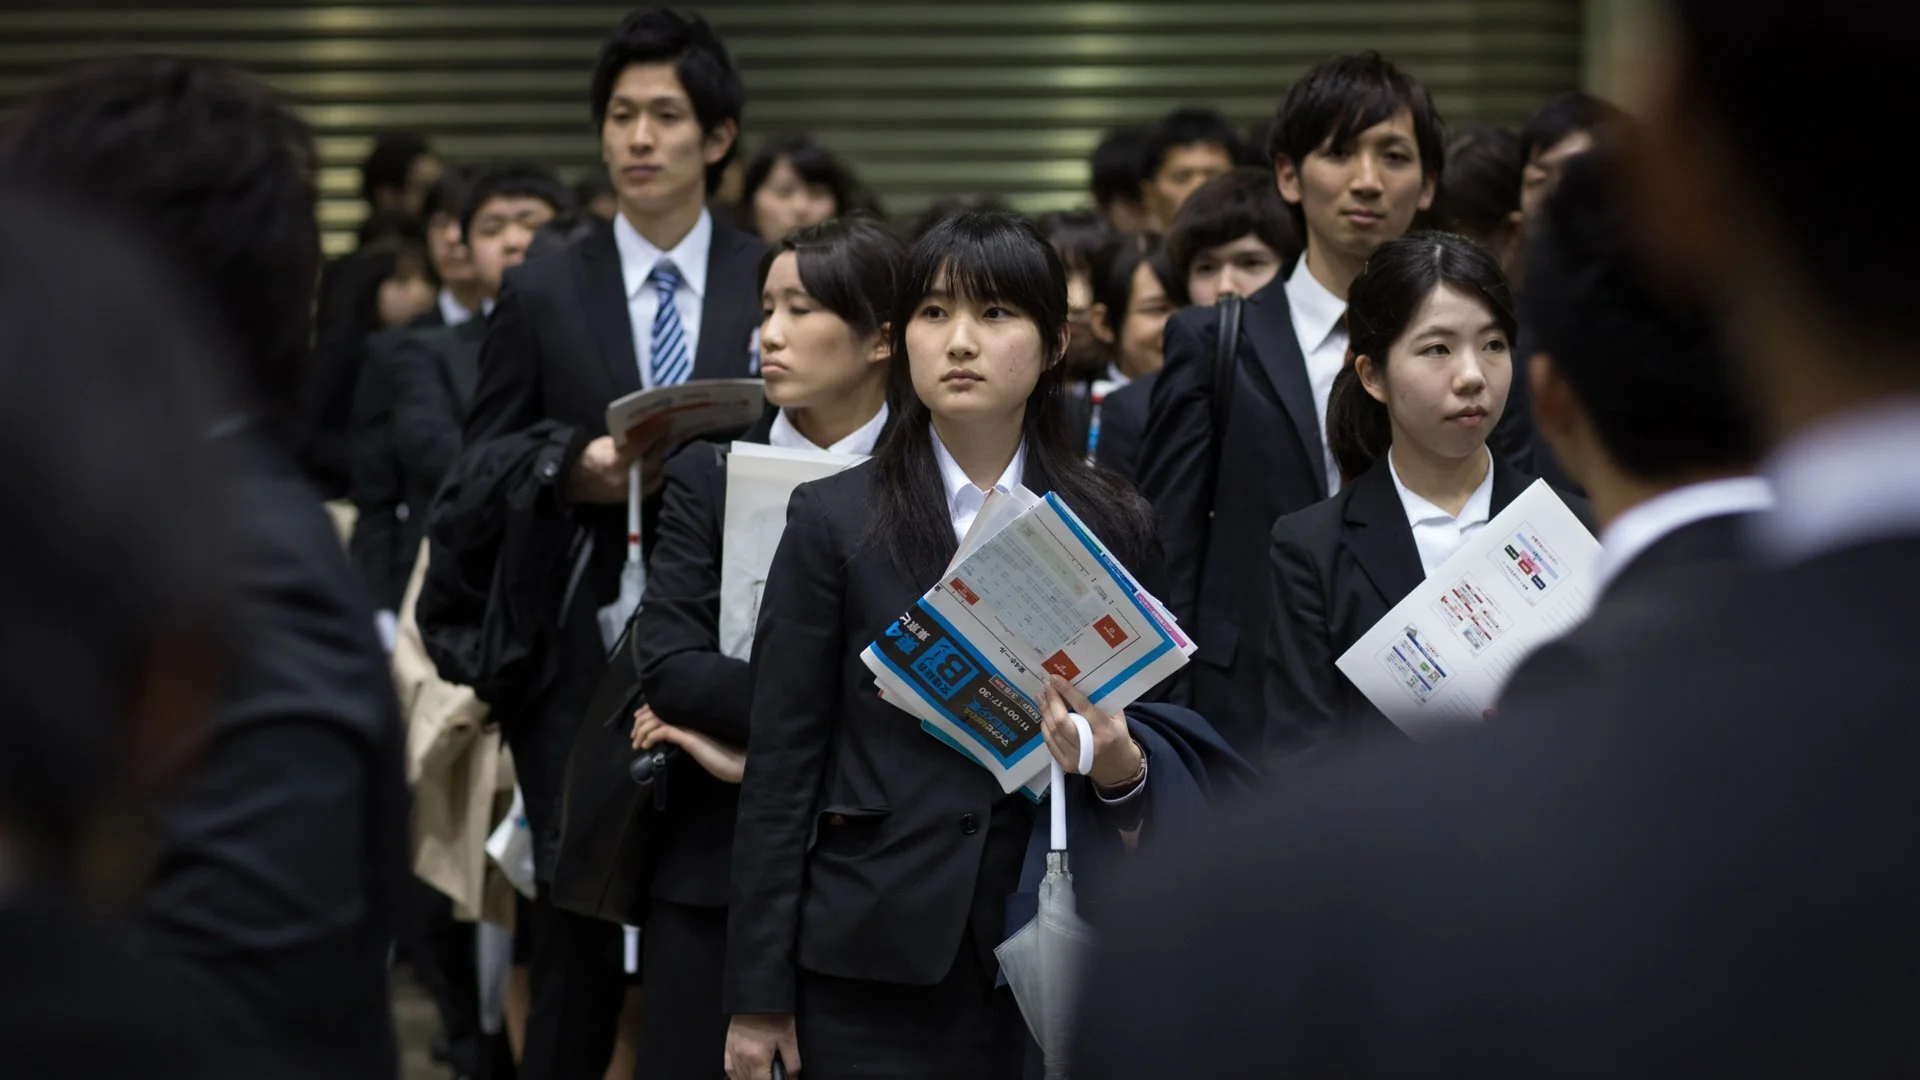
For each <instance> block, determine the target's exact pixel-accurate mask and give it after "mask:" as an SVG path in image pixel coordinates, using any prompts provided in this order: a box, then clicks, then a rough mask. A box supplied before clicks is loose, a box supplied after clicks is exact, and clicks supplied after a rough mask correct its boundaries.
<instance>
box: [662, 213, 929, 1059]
mask: <svg viewBox="0 0 1920 1080" xmlns="http://www.w3.org/2000/svg"><path fill="white" fill-rule="evenodd" d="M905 261H906V248H905V246H904V245H902V244H901V242H900V240H899V239H898V238H896V237H895V236H894V235H893V234H892V233H891V232H889V231H888V230H887V229H886V228H885V226H883V225H881V224H879V223H878V222H876V221H874V220H872V219H870V218H862V217H849V218H842V219H838V220H834V221H828V222H823V223H821V224H819V225H813V226H808V227H806V228H802V229H799V230H797V231H795V232H794V233H793V234H792V235H790V236H788V237H787V238H786V239H785V240H783V241H781V242H780V244H779V245H777V246H776V247H774V248H773V249H772V250H771V251H769V252H768V253H767V254H766V256H765V257H764V258H763V259H762V260H761V262H760V298H761V299H760V304H761V309H762V315H761V323H760V351H761V373H762V375H763V376H764V377H765V379H766V393H767V400H768V402H769V403H771V404H772V405H774V406H777V409H776V410H775V411H772V412H770V413H769V414H768V416H767V417H766V418H765V419H764V420H762V421H761V422H760V423H759V424H757V425H755V427H754V428H753V429H752V430H751V431H749V432H748V434H747V435H746V436H745V438H744V441H746V442H757V443H767V444H770V445H773V446H777V447H785V448H787V449H792V450H809V449H818V450H834V451H837V452H839V453H844V454H861V455H864V454H867V453H869V452H871V451H872V449H873V445H874V443H875V441H876V440H877V439H878V438H879V436H880V434H881V431H882V429H883V428H884V427H885V426H886V423H887V416H888V413H887V405H886V372H887V368H886V359H887V354H888V352H889V351H890V349H891V346H890V344H889V342H888V340H887V336H886V332H885V329H886V328H885V322H886V319H887V317H888V315H889V313H890V311H891V308H892V305H893V300H894V295H893V294H894V290H895V288H896V283H897V282H898V281H899V278H900V272H901V268H902V265H903V263H904V262H905ZM726 458H727V452H726V450H725V448H723V447H721V446H718V445H716V444H713V443H705V442H698V443H693V444H691V445H689V446H688V447H687V448H686V449H684V450H682V451H681V452H680V453H679V454H677V455H675V456H674V457H673V458H672V459H671V460H670V461H669V462H668V464H667V468H666V487H665V491H664V495H663V497H662V506H661V511H660V525H659V533H658V539H657V540H656V542H655V544H654V548H653V552H652V561H651V563H650V567H649V572H648V580H647V594H646V602H645V604H644V605H643V606H642V607H641V608H640V611H639V613H638V615H637V616H636V617H635V623H634V633H635V637H636V644H637V648H638V651H639V654H640V668H641V681H642V685H643V687H644V689H645V692H646V700H647V702H648V705H647V707H646V708H644V709H642V710H641V711H640V714H639V715H638V716H636V717H635V720H634V728H633V741H634V747H635V748H636V749H640V748H647V747H653V746H658V745H661V744H671V745H675V746H678V747H680V748H681V749H682V750H683V751H685V753H684V754H683V756H682V758H681V759H680V760H679V761H677V762H675V763H674V765H673V771H672V773H671V775H670V776H669V779H668V783H669V792H670V794H669V797H668V802H667V809H666V812H665V814H664V815H663V817H662V819H661V822H660V833H659V838H658V841H657V843H658V845H659V846H658V854H657V856H656V861H655V864H654V871H653V877H652V881H651V886H650V892H651V902H650V905H649V908H648V912H647V918H646V930H645V933H644V934H643V935H642V937H641V942H642V946H643V950H644V952H643V957H642V965H643V967H642V971H643V976H644V978H643V981H644V983H645V985H647V986H649V987H656V988H661V992H658V993H654V994H652V995H650V996H649V997H648V999H647V1016H646V1023H645V1024H644V1025H642V1028H641V1036H640V1046H639V1050H638V1053H637V1055H636V1062H635V1070H634V1075H635V1077H636V1078H639V1080H649V1078H653V1077H661V1078H678V1077H687V1078H694V1077H698V1078H701V1080H707V1078H710V1077H712V1076H713V1075H714V1074H715V1073H716V1072H717V1071H718V1070H719V1066H720V1061H721V1055H722V1053H723V1051H724V1049H725V1045H726V1032H727V1018H726V1015H725V1014H724V1013H723V1012H722V1011H721V1002H720V981H721V973H722V970H723V965H724V961H725V957H726V934H727V909H726V905H727V892H728V875H729V870H730V867H731V862H732V857H733V826H734V817H735V815H736V813H737V810H738V804H739V790H740V789H739V788H738V787H737V786H735V785H737V784H739V782H740V769H741V765H742V762H743V753H742V751H741V750H740V749H739V748H741V747H744V746H745V745H746V743H747V706H748V703H749V702H750V700H751V696H752V687H753V683H752V677H751V674H750V673H749V671H748V668H747V662H746V661H745V660H744V659H735V658H733V657H730V656H727V655H724V654H723V653H722V652H721V645H720V623H721V618H720V581H721V548H722V537H723V534H724V532H725V524H726V522H725V516H726V503H727V462H726Z"/></svg>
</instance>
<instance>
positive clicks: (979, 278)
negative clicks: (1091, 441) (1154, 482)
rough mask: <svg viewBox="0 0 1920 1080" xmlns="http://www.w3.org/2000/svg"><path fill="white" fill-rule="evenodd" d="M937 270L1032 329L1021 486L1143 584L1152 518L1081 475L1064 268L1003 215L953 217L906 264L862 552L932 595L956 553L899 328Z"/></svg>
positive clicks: (1106, 485)
mask: <svg viewBox="0 0 1920 1080" xmlns="http://www.w3.org/2000/svg"><path fill="white" fill-rule="evenodd" d="M943 271H944V272H945V274H946V279H947V289H948V290H949V291H950V292H952V293H953V294H954V295H955V296H964V297H973V298H976V299H979V300H994V301H997V302H1000V303H1004V304H1007V305H1008V306H1010V307H1013V308H1015V309H1017V310H1020V311H1023V312H1026V313H1027V315H1028V316H1029V317H1030V318H1032V319H1033V322H1034V325H1035V326H1037V327H1038V328H1039V331H1040V341H1041V343H1042V348H1043V349H1045V350H1046V357H1045V363H1046V367H1045V369H1044V370H1043V371H1042V372H1041V373H1040V381H1039V383H1037V384H1036V385H1035V386H1034V388H1033V393H1032V394H1031V395H1030V396H1029V397H1028V398H1027V412H1026V419H1025V421H1024V423H1023V425H1022V437H1023V438H1024V439H1025V440H1026V452H1027V456H1026V476H1025V478H1024V482H1025V483H1026V485H1027V486H1028V487H1029V488H1032V489H1033V490H1034V491H1035V492H1038V493H1042V494H1044V493H1046V492H1048V491H1051V492H1053V493H1054V494H1056V495H1058V496H1060V498H1061V500H1062V501H1064V502H1065V503H1066V504H1067V505H1068V506H1070V507H1072V508H1073V512H1074V513H1075V514H1078V515H1079V516H1080V518H1081V520H1082V521H1084V522H1085V523H1086V525H1087V527H1088V528H1089V529H1091V530H1093V533H1094V535H1096V536H1098V537H1099V538H1100V539H1101V540H1102V541H1103V542H1105V543H1106V545H1107V547H1108V550H1109V551H1110V552H1111V553H1112V554H1113V555H1114V556H1115V557H1116V558H1118V559H1119V560H1120V562H1121V563H1122V564H1123V565H1125V566H1126V567H1127V569H1129V570H1130V571H1132V572H1133V574H1134V576H1135V577H1139V576H1140V575H1141V574H1142V573H1143V572H1148V573H1151V570H1150V569H1149V568H1150V567H1151V566H1152V564H1153V563H1154V562H1156V561H1157V551H1158V547H1157V541H1156V539H1155V536H1154V528H1153V514H1152V510H1151V509H1150V508H1149V507H1148V506H1147V502H1146V500H1145V499H1143V498H1141V497H1140V494H1139V493H1138V492H1136V491H1135V490H1134V489H1133V485H1131V484H1129V483H1128V482H1127V481H1126V480H1124V479H1122V478H1121V477H1120V476H1119V475H1118V474H1116V473H1112V472H1109V471H1107V470H1106V469H1103V468H1100V467H1099V466H1095V465H1090V464H1088V463H1087V460H1086V451H1085V449H1084V448H1083V447H1082V446H1080V445H1079V441H1078V440H1077V439H1076V438H1075V437H1074V433H1073V426H1072V423H1071V420H1070V414H1069V412H1068V403H1067V398H1066V394H1065V392H1064V390H1063V383H1064V381H1065V375H1066V365H1065V363H1064V360H1065V357H1064V356H1063V355H1062V350H1061V343H1062V341H1063V335H1064V334H1065V331H1066V326H1067V270H1066V265H1065V264H1064V263H1062V262H1061V261H1060V256H1059V255H1058V254H1057V253H1056V252H1055V251H1054V250H1053V247H1052V246H1051V245H1049V244H1048V243H1047V241H1046V238H1045V237H1043V236H1042V235H1041V234H1040V231H1039V230H1038V229H1036V228H1035V227H1034V225H1033V224H1032V223H1031V222H1029V221H1028V220H1027V219H1025V218H1023V217H1020V216H1019V215H1017V214H1013V213H1008V212H1006V211H990V210H975V211H963V212H961V213H957V214H953V215H951V216H949V217H947V218H945V219H943V220H941V221H940V222H939V224H937V225H935V226H933V227H932V228H931V229H929V230H928V231H927V232H926V233H925V234H924V235H923V236H921V237H920V239H919V240H918V241H917V242H915V244H914V245H913V251H912V252H911V253H910V254H909V255H908V257H907V268H906V272H905V274H903V275H902V278H901V287H900V291H899V292H898V294H897V298H898V302H897V303H896V304H895V306H894V311H893V319H892V322H893V358H892V359H891V360H890V361H889V364H888V371H887V378H888V395H887V396H888V400H889V401H890V402H892V403H893V407H894V408H895V409H897V410H898V413H899V420H898V421H897V422H896V423H894V424H893V425H892V426H891V431H890V433H889V434H888V436H887V438H886V439H885V441H883V442H882V443H881V444H880V446H879V447H877V448H876V449H875V451H874V455H873V468H874V471H875V474H876V484H875V487H876V488H877V491H876V497H877V499H878V505H877V506H876V507H875V514H874V518H873V526H872V531H871V533H870V534H869V537H868V540H869V542H871V543H873V544H875V545H877V546H878V547H880V548H881V549H882V550H884V551H885V552H887V554H888V556H889V557H890V558H891V559H892V561H893V563H894V565H895V566H896V567H898V568H899V569H900V570H901V572H903V573H906V574H909V575H911V576H912V577H913V579H914V580H915V581H916V582H925V583H926V584H928V585H931V584H933V582H935V581H937V580H938V579H939V577H940V572H941V571H942V570H943V569H945V567H946V564H947V563H948V562H949V561H950V560H951V559H952V558H953V554H954V552H955V551H956V550H957V549H958V547H959V544H958V542H957V541H956V540H955V539H954V535H953V525H952V519H951V517H950V516H949V514H948V511H947V506H946V498H945V487H944V485H943V484H942V483H941V480H940V469H939V466H938V465H937V464H936V463H935V460H934V455H933V435H932V433H931V431H930V425H931V424H932V421H933V414H932V413H931V412H930V411H928V409H927V406H926V403H925V402H922V401H921V400H920V398H919V395H917V394H915V393H914V390H913V374H912V369H911V368H910V366H909V364H910V361H909V359H908V357H907V326H908V324H909V323H911V322H912V321H913V316H914V312H915V311H916V310H917V309H918V308H919V306H920V301H921V300H922V299H924V298H925V297H926V295H927V293H928V292H930V291H932V289H933V285H934V282H935V281H936V279H938V278H939V277H940V275H941V273H942V272H943Z"/></svg>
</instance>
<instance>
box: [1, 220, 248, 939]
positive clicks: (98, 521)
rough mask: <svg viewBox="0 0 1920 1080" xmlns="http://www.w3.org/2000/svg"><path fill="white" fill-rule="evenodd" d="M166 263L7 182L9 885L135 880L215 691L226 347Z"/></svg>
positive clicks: (5, 882) (5, 865)
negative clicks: (215, 447) (221, 350)
mask: <svg viewBox="0 0 1920 1080" xmlns="http://www.w3.org/2000/svg"><path fill="white" fill-rule="evenodd" d="M164 265H165V264H164V263H162V262H161V261H159V260H156V259H152V258H149V257H148V256H147V255H146V254H145V253H144V251H142V250H140V249H138V248H137V247H136V245H134V244H131V243H129V242H128V241H127V240H126V239H125V238H124V237H122V236H121V235H118V234H117V233H116V232H115V231H114V230H112V229H110V228H108V227H106V226H104V225H102V224H100V223H98V222H93V221H87V220H84V219H82V218H81V217H79V216H76V215H72V214H69V213H67V212H65V211H63V210H60V209H58V208H54V207H50V206H48V205H46V204H44V203H41V202H39V201H37V200H36V201H29V200H28V199H25V198H23V197H21V196H19V195H17V194H13V193H10V192H5V191H0V341H4V342H5V343H6V345H5V347H4V348H0V506H4V507H6V508H7V509H6V522H7V523H6V527H5V528H0V597H4V598H5V600H4V602H0V702H4V708H0V901H4V899H5V897H6V895H7V894H8V893H9V892H12V891H14V890H18V889H26V888H46V889H53V890H58V891H66V890H74V889H78V890H82V891H85V892H87V893H88V894H89V896H90V897H91V898H94V899H104V898H106V897H105V896H103V891H104V892H106V893H118V892H120V891H121V890H124V889H126V888H128V887H129V886H130V885H131V884H132V882H133V881H135V880H137V875H138V874H139V867H138V865H137V858H136V857H135V855H134V848H135V847H136V846H137V841H138V839H139V836H140V833H141V831H142V829H141V827H140V826H141V822H142V820H143V818H144V816H145V814H146V812H147V809H148V800H149V798H150V797H151V796H153V795H155V794H157V793H158V792H157V788H158V787H160V786H161V785H162V783H163V782H164V781H165V780H166V779H167V774H168V773H169V772H170V771H171V770H172V769H174V768H175V767H176V766H177V765H178V764H179V762H178V761H177V760H176V756H177V755H176V747H177V746H178V745H179V743H180V741H181V740H182V739H183V738H184V737H186V736H188V735H190V734H192V732H193V730H194V729H195V728H197V727H198V726H199V724H200V721H201V720H202V718H203V717H204V716H205V714H206V710H207V707H208V706H209V704H210V703H211V702H212V700H213V697H214V693H215V686H214V683H215V681H216V678H217V670H216V665H215V663H214V662H213V661H214V652H215V645H216V643H217V638H218V634H217V627H218V623H219V621H220V614H221V610H222V607H223V605H222V602H221V582H222V576H221V574H220V565H221V558H222V543H221V538H222V536H223V535H224V532H225V530H224V529H223V528H222V525H223V520H224V519H223V511H224V507H223V506H222V504H221V500H220V496H219V489H218V476H217V474H216V472H215V470H214V469H213V467H212V465H211V463H210V461H209V459H208V452H207V446H206V441H205V431H206V428H207V426H208V425H209V424H210V423H211V420H210V416H211V415H212V409H211V408H210V405H209V400H210V399H211V398H213V397H214V396H215V395H214V394H212V393H211V392H210V391H209V386H208V380H207V378H206V377H205V376H204V372H205V371H206V369H207V368H206V366H207V364H208V362H209V357H210V355H212V354H214V353H215V351H216V347H215V346H214V344H213V343H212V342H213V340H214V339H213V337H212V335H210V334H208V333H206V331H205V327H204V326H203V325H202V324H200V323H199V322H198V320H197V319H196V318H195V313H196V312H198V311H199V310H200V309H199V308H198V307H197V306H196V305H194V304H193V303H192V302H190V301H189V300H187V299H186V298H184V297H183V296H182V295H181V293H180V291H179V290H178V289H176V288H175V287H174V286H173V284H172V282H171V281H170V280H169V277H170V275H169V273H168V272H167V271H166V270H165V269H163V268H162V267H164Z"/></svg>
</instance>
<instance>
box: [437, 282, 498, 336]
mask: <svg viewBox="0 0 1920 1080" xmlns="http://www.w3.org/2000/svg"><path fill="white" fill-rule="evenodd" d="M438 302H439V304H440V320H441V321H442V322H444V323H446V324H447V325H448V326H459V325H460V324H461V323H463V322H466V321H467V320H468V319H471V318H473V312H471V311H468V310H467V309H466V308H465V307H462V306H461V304H460V301H458V300H455V299H454V298H453V290H452V289H449V288H446V287H445V286H442V287H441V289H440V296H439V298H438ZM487 306H488V307H492V306H493V305H492V303H488V304H487Z"/></svg>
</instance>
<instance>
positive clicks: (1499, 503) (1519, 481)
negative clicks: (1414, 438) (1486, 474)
mask: <svg viewBox="0 0 1920 1080" xmlns="http://www.w3.org/2000/svg"><path fill="white" fill-rule="evenodd" d="M1388 479H1389V480H1391V479H1392V478H1391V477H1389V478H1388ZM1535 479H1537V478H1536V477H1532V476H1528V475H1527V474H1526V473H1523V472H1521V471H1520V470H1519V469H1516V468H1514V467H1513V466H1511V465H1509V464H1507V459H1506V458H1505V457H1504V456H1502V455H1500V454H1498V453H1495V454H1493V505H1492V507H1491V511H1492V512H1491V513H1490V514H1489V515H1488V516H1489V517H1492V516H1493V515H1494V514H1498V513H1499V512H1500V511H1502V510H1505V509H1506V508H1507V507H1508V506H1509V505H1510V504H1511V503H1512V502H1513V500H1515V499H1517V498H1519V497H1520V496H1522V495H1525V494H1526V493H1527V489H1528V488H1530V487H1532V486H1533V482H1534V480H1535ZM1389 486H1391V485H1389Z"/></svg>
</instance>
